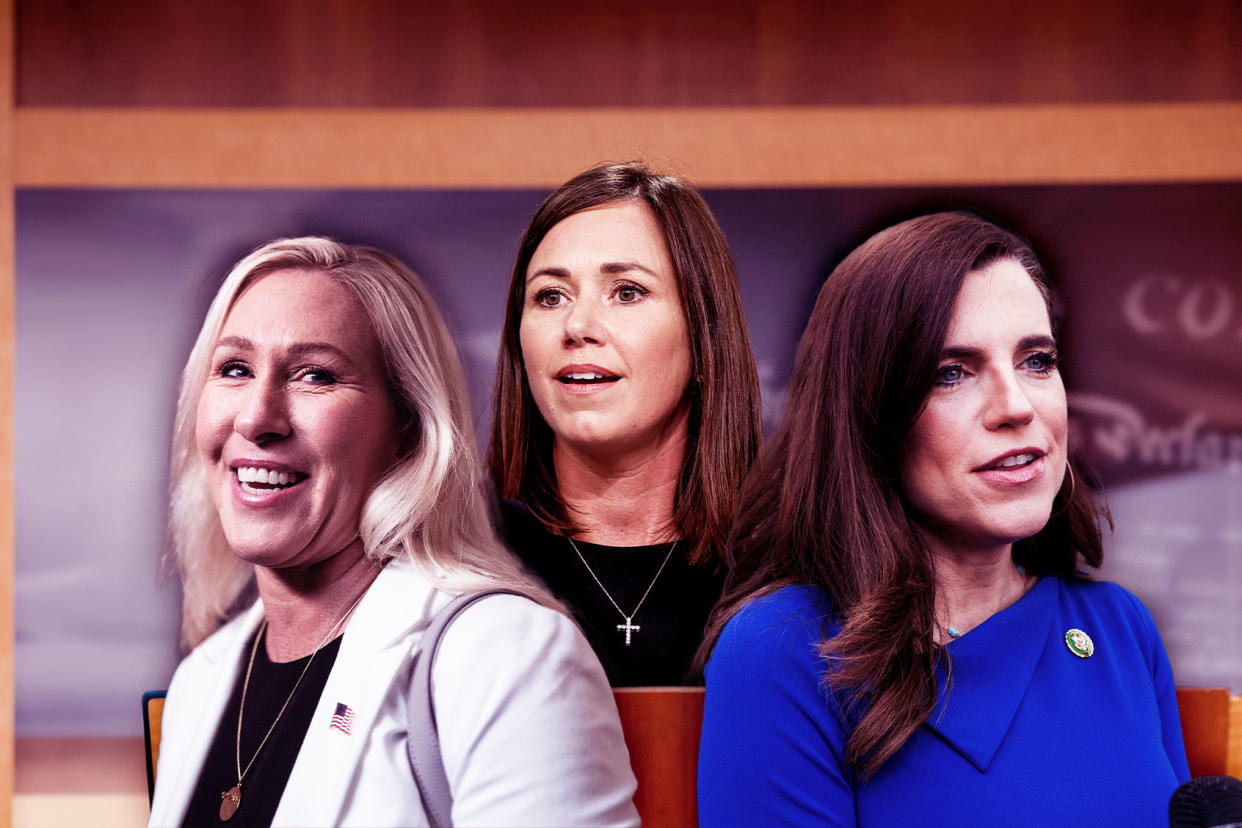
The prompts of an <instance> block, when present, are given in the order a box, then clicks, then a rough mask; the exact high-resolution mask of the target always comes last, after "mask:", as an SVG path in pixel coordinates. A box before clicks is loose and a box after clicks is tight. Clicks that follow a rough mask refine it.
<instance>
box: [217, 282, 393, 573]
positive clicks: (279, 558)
mask: <svg viewBox="0 0 1242 828" xmlns="http://www.w3.org/2000/svg"><path fill="white" fill-rule="evenodd" d="M195 435H196V440H197V443H198V450H199V454H200V456H201V458H202V461H203V464H204V466H205V468H206V475H207V483H208V487H209V491H210V493H211V497H212V500H213V502H214V504H215V507H216V510H217V512H218V514H219V516H220V523H221V526H222V527H223V529H224V535H225V538H226V539H227V540H228V543H229V546H230V547H231V548H232V549H233V551H234V552H235V553H236V554H237V555H238V556H239V557H241V558H243V559H245V560H246V561H249V562H250V563H253V564H256V565H259V566H265V567H269V568H275V569H279V568H286V567H302V566H307V565H310V564H314V563H318V562H321V561H323V560H326V559H328V558H330V557H332V556H333V555H336V554H337V553H338V552H340V551H341V550H343V549H344V548H346V547H347V546H349V545H350V544H351V543H352V541H353V540H354V539H355V538H356V537H357V535H358V520H359V515H360V514H361V511H362V505H363V502H364V501H365V499H366V497H367V495H368V494H369V492H370V491H371V489H372V487H373V486H374V485H375V483H376V481H377V480H378V479H379V478H380V476H381V475H383V473H384V472H385V471H386V470H387V469H388V468H389V467H390V466H391V465H392V464H393V463H394V462H396V460H397V454H398V446H399V439H398V435H397V428H396V415H395V412H394V409H393V405H392V401H391V397H390V395H389V390H388V383H387V379H386V374H385V371H384V365H383V360H382V358H381V355H380V351H379V346H378V344H377V342H376V339H375V336H374V334H373V333H372V331H371V325H370V322H369V320H368V319H367V317H366V314H365V313H364V312H363V310H362V307H361V305H360V304H359V302H358V300H357V299H356V298H355V297H354V296H353V295H352V294H351V293H350V292H349V291H348V290H347V289H346V288H345V287H344V286H342V285H341V284H339V283H338V282H336V281H334V280H333V279H332V278H330V277H329V276H327V275H326V274H323V273H320V272H315V271H303V270H281V271H276V272H274V273H270V274H267V275H265V276H262V277H261V278H259V279H258V280H257V281H255V282H254V283H252V284H250V285H249V286H248V287H246V288H245V289H244V290H243V291H242V292H241V294H240V295H239V296H238V298H237V299H236V301H235V302H234V304H233V307H232V309H231V310H230V311H229V314H228V317H227V318H226V319H225V322H224V327H223V328H222V330H221V331H220V337H219V339H218V340H217V342H216V347H215V351H214V353H213V354H212V357H211V371H210V374H209V376H208V379H207V382H206V384H205V385H204V387H203V392H202V396H201V398H200V400H199V405H198V413H197V420H196V428H195Z"/></svg>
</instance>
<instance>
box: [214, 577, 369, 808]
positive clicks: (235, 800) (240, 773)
mask: <svg viewBox="0 0 1242 828" xmlns="http://www.w3.org/2000/svg"><path fill="white" fill-rule="evenodd" d="M366 594H367V591H366V590H365V589H364V590H363V591H362V593H361V594H360V595H359V596H358V597H357V598H355V599H354V602H353V603H352V604H350V605H349V609H347V610H345V613H344V614H343V615H342V616H341V617H340V618H339V619H338V620H337V622H336V623H335V624H333V625H332V629H330V630H328V634H327V635H326V636H324V639H323V641H321V642H319V646H318V647H316V648H315V650H314V652H312V653H311V654H310V658H308V659H307V660H306V665H305V666H304V667H303V668H302V672H301V673H300V674H299V675H298V680H297V681H295V682H294V683H293V689H292V690H290V691H289V695H288V696H286V697H285V702H284V704H282V705H281V706H280V712H279V713H277V714H276V718H275V719H273V720H272V726H271V727H269V728H268V729H267V733H264V734H263V739H262V740H261V741H260V742H259V746H258V747H257V748H255V750H254V755H253V756H251V757H250V761H249V762H247V763H246V767H245V769H244V770H243V769H242V766H241V735H242V716H243V715H244V714H245V712H246V692H247V691H248V690H249V689H250V673H251V672H252V671H253V670H254V657H255V654H256V653H257V652H258V651H259V641H260V639H262V638H263V633H264V632H265V631H266V630H267V619H266V618H264V619H263V624H262V625H261V626H260V627H259V631H258V632H257V633H256V634H255V637H254V643H253V644H251V645H250V661H249V662H247V664H246V678H245V679H244V680H243V681H242V693H241V703H240V705H239V706H238V709H237V752H236V759H237V785H236V786H235V787H234V788H233V789H232V790H231V791H225V792H224V793H223V794H222V795H221V796H222V799H224V800H225V805H222V806H221V809H220V818H221V819H222V820H227V819H229V817H231V816H233V814H234V813H236V811H237V808H238V806H240V804H241V784H242V780H244V779H245V778H246V774H248V773H250V769H251V768H252V767H254V763H255V760H257V759H258V758H259V754H260V753H262V752H263V746H264V745H266V744H267V740H268V738H269V737H270V736H271V735H272V733H273V731H275V730H276V725H277V724H279V723H280V717H281V716H283V715H285V709H286V708H287V707H288V706H289V702H291V701H293V695H294V694H295V693H297V692H298V687H300V686H301V685H302V679H304V678H306V673H307V671H309V670H310V666H311V664H312V663H314V661H315V656H317V655H319V651H320V650H322V649H323V648H324V647H325V646H326V645H327V643H328V642H329V641H331V640H332V638H333V637H334V636H335V635H336V633H337V630H339V629H340V628H341V626H342V625H343V624H344V623H345V619H347V618H349V616H350V614H351V613H353V611H354V610H355V609H356V608H357V607H358V604H359V603H360V602H361V601H362V598H363V596H365V595H366ZM230 802H231V806H232V807H231V809H226V806H227V805H229V804H230ZM226 810H227V813H228V816H225V813H226Z"/></svg>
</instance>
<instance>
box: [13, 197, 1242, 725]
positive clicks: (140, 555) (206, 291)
mask: <svg viewBox="0 0 1242 828" xmlns="http://www.w3.org/2000/svg"><path fill="white" fill-rule="evenodd" d="M542 195H543V193H540V192H531V191H499V192H489V191H483V192H480V191H472V192H452V191H444V192H429V191H418V192H398V191H383V192H374V191H346V192H320V191H280V192H265V191H193V192H181V191H123V190H115V191H107V190H102V191H101V190H89V191H74V190H25V191H19V193H18V198H17V238H18V243H17V403H16V418H17V422H16V431H17V434H16V444H17V445H16V451H15V470H16V474H17V495H16V504H15V505H16V511H17V575H16V593H17V618H16V624H17V649H16V659H17V667H16V673H17V682H16V683H17V732H18V735H19V736H37V735H101V736H102V735H136V734H137V733H139V732H140V728H141V719H140V714H139V704H138V699H139V696H140V694H141V692H142V691H143V690H146V689H152V688H157V687H164V686H166V684H167V681H168V678H169V676H170V675H171V671H172V669H173V667H174V666H175V664H176V659H177V652H176V641H177V599H178V596H177V591H176V588H175V585H173V584H171V583H169V582H168V581H167V580H166V579H165V580H157V571H158V568H159V556H160V553H161V548H162V543H163V522H164V508H165V492H166V489H167V468H166V466H167V450H168V439H169V434H170V431H171V422H172V411H173V404H174V397H175V387H176V382H177V374H178V372H179V370H180V367H181V364H182V363H183V361H184V358H185V355H186V353H187V352H188V349H189V345H190V343H191V341H192V339H193V336H194V334H195V333H196V332H197V329H198V325H199V322H200V321H201V317H202V314H203V312H204V311H205V309H206V305H207V302H208V300H209V299H210V296H211V294H212V293H213V292H214V288H215V285H216V284H218V282H219V280H220V279H221V278H222V276H223V274H224V272H225V270H226V269H227V267H228V266H229V265H230V264H232V262H233V261H235V260H236V259H237V258H239V257H240V256H241V255H242V254H243V253H245V252H246V251H247V250H248V249H250V248H252V247H254V246H256V245H257V244H259V243H261V242H264V241H266V240H268V239H270V238H273V237H277V236H289V235H300V234H305V233H324V234H328V235H333V236H336V237H338V238H340V239H342V240H345V241H351V242H363V243H370V244H376V245H379V246H381V247H384V248H386V249H388V250H390V251H392V252H393V253H395V254H396V255H398V256H399V257H401V258H402V259H404V260H405V261H407V262H408V263H409V264H411V265H412V266H413V267H414V268H415V270H417V271H418V272H419V273H420V275H422V276H423V278H424V279H425V280H426V281H427V282H428V284H429V285H430V287H431V289H432V290H433V292H434V293H435V294H436V296H437V298H438V299H439V301H440V302H441V305H442V308H443V310H444V311H445V314H446V316H447V317H448V319H449V324H450V326H451V327H452V329H453V331H454V333H455V335H456V337H457V341H458V344H459V347H460V349H461V351H462V354H463V357H464V361H465V364H466V371H467V374H468V379H469V381H470V384H471V393H472V396H473V400H474V405H475V421H476V423H477V424H478V426H479V430H480V433H481V434H482V433H483V431H484V429H485V428H486V418H487V413H488V412H487V398H488V394H489V390H490V384H491V372H492V366H493V362H494V359H495V352H496V347H497V344H498V341H499V327H500V321H501V315H502V304H503V293H504V288H505V285H506V284H507V280H508V271H509V268H510V267H511V266H512V257H513V253H514V251H515V249H516V246H517V241H518V238H519V236H520V235H521V232H522V230H523V229H524V227H525V224H526V221H527V220H528V219H529V217H530V215H531V214H532V213H533V211H534V209H535V207H536V206H537V204H538V202H539V200H540V198H541V197H542ZM706 195H707V198H708V201H709V203H710V204H711V206H712V209H713V210H714V211H715V212H716V214H717V217H718V218H719V219H720V222H721V224H722V226H723V227H724V228H725V232H726V234H727V235H728V237H729V241H730V244H731V245H732V247H733V250H734V253H735V255H736V257H737V261H738V266H739V270H740V272H741V277H742V293H743V297H744V300H745V302H746V308H747V313H748V317H749V322H750V328H751V335H752V338H753V342H754V347H755V352H756V356H757V358H758V361H759V368H760V375H761V379H762V383H763V391H764V402H765V411H766V412H767V416H768V419H769V421H771V419H773V417H774V416H775V415H776V413H778V412H779V409H780V406H781V404H782V402H783V399H784V392H785V385H786V381H787V377H788V373H789V369H790V363H791V362H792V358H793V352H794V347H795V345H796V343H797V340H798V337H799V336H800V335H801V332H802V327H803V325H804V323H805V321H806V318H807V316H808V314H809V312H810V307H811V304H812V302H813V301H814V298H815V294H816V292H817V291H818V288H819V285H820V284H821V283H822V281H823V278H824V277H825V276H826V275H827V273H828V271H829V270H830V269H831V267H832V265H833V264H835V263H836V262H837V261H839V259H840V258H841V257H842V256H843V255H844V254H845V253H847V252H848V251H849V250H850V249H851V248H852V247H853V246H855V245H856V244H857V243H858V242H860V241H862V240H863V239H864V238H865V237H866V236H867V235H869V234H870V233H871V232H873V231H874V230H877V229H879V228H880V227H882V226H884V225H886V224H889V223H891V222H893V221H896V220H899V219H901V218H905V217H908V216H910V215H914V214H917V213H920V212H926V211H929V210H933V209H943V208H950V207H970V208H974V209H978V210H981V211H983V212H984V213H985V214H987V215H989V216H991V217H993V218H995V219H997V220H999V221H1001V222H1002V223H1004V224H1007V225H1009V226H1011V227H1012V228H1014V229H1016V230H1018V231H1019V232H1022V233H1024V234H1026V235H1027V236H1029V237H1030V238H1031V239H1032V241H1033V242H1034V244H1035V247H1036V250H1037V251H1038V252H1039V253H1040V254H1041V256H1042V257H1043V259H1044V261H1045V263H1046V264H1047V265H1048V267H1049V269H1050V270H1051V271H1052V272H1053V274H1054V276H1055V277H1056V278H1057V279H1058V281H1059V282H1060V284H1061V285H1062V294H1063V298H1064V300H1065V306H1066V309H1067V312H1068V313H1067V327H1066V330H1065V335H1064V341H1063V350H1064V352H1065V355H1066V357H1067V364H1066V369H1065V370H1066V374H1067V378H1068V382H1069V385H1070V389H1071V414H1072V418H1073V427H1074V439H1075V441H1076V443H1077V445H1078V447H1079V448H1080V449H1081V450H1082V452H1083V456H1084V457H1085V458H1086V460H1087V462H1088V463H1089V465H1090V467H1091V468H1092V469H1093V470H1094V472H1095V473H1096V474H1097V476H1098V477H1099V478H1100V479H1101V480H1102V481H1103V483H1104V484H1105V486H1106V487H1107V496H1108V500H1109V503H1110V505H1111V507H1112V509H1113V514H1114V517H1115V518H1116V521H1117V532H1116V533H1115V535H1113V537H1112V538H1111V540H1110V542H1109V551H1110V554H1109V560H1108V563H1107V565H1106V567H1105V570H1104V575H1105V576H1106V577H1109V578H1112V579H1114V580H1117V581H1119V582H1121V583H1122V584H1123V585H1125V586H1127V587H1129V588H1131V589H1133V590H1134V591H1135V592H1137V593H1138V594H1139V596H1140V597H1141V598H1142V599H1143V600H1144V601H1145V602H1146V603H1147V605H1148V607H1149V608H1151V610H1152V611H1153V613H1154V614H1155V616H1156V619H1157V622H1158V623H1159V624H1160V626H1161V630H1162V632H1163V634H1164V637H1165V641H1166V645H1167V646H1168V648H1169V650H1170V654H1171V657H1172V660H1173V665H1174V669H1175V671H1176V674H1177V680H1178V682H1179V684H1183V685H1228V686H1231V687H1232V688H1233V690H1234V691H1235V692H1238V691H1242V648H1240V647H1238V646H1237V644H1236V642H1237V641H1238V640H1239V639H1242V597H1240V596H1242V393H1240V390H1242V389H1240V385H1242V348H1240V344H1242V273H1240V272H1239V268H1238V264H1237V263H1238V262H1240V261H1242V234H1239V233H1238V232H1237V230H1236V228H1237V227H1238V226H1239V223H1240V221H1239V220H1240V219H1242V185H1236V184H1229V185H1177V186H1165V185H1161V186H1099V187H1086V186H1078V187H1013V188H953V189H935V190H930V189H918V190H912V189H872V190H849V189H838V190H757V191H738V190H732V191H728V190H722V191H711V192H708V193H707V194H706Z"/></svg>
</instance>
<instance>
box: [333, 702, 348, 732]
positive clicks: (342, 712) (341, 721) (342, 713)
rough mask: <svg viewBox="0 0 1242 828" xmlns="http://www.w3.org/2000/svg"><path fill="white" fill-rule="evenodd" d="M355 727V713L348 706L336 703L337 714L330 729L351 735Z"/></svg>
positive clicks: (334, 715)
mask: <svg viewBox="0 0 1242 828" xmlns="http://www.w3.org/2000/svg"><path fill="white" fill-rule="evenodd" d="M353 726H354V711H353V709H352V708H351V707H350V706H349V705H347V704H341V703H340V702H337V703H336V712H335V713H333V714H332V723H331V724H330V725H328V728H329V729H336V730H339V731H341V732H342V733H344V734H345V735H346V736H348V735H349V731H350V728H352V727H353Z"/></svg>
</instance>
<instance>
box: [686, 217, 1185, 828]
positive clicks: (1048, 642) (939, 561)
mask: <svg viewBox="0 0 1242 828" xmlns="http://www.w3.org/2000/svg"><path fill="white" fill-rule="evenodd" d="M1059 359H1060V358H1059V355H1058V351H1057V342H1056V321H1055V314H1054V302H1053V298H1052V291H1051V286H1050V284H1049V282H1048V280H1047V277H1046V276H1045V274H1044V272H1043V270H1042V268H1041V267H1040V265H1039V263H1038V261H1037V260H1036V258H1035V256H1034V254H1033V253H1032V251H1031V249H1030V248H1029V247H1028V246H1027V244H1026V243H1025V242H1023V241H1022V240H1021V239H1019V238H1017V237H1016V236H1014V235H1012V234H1010V233H1008V232H1006V231H1004V230H1002V229H1001V228H998V227H996V226H995V225H993V224H990V223H988V222H986V221H984V220H982V219H980V218H977V217H975V216H972V215H967V214H958V213H941V214H935V215H930V216H923V217H921V218H917V219H913V220H911V221H907V222H904V223H901V224H898V225H896V226H894V227H890V228H889V229H887V230H885V231H883V232H881V233H879V234H877V235H876V236H874V237H873V238H871V239H870V240H868V241H867V242H866V243H864V244H863V245H862V246H861V247H859V248H858V249H857V250H855V251H854V252H853V253H851V254H850V255H849V256H848V257H847V258H846V259H845V260H844V261H843V262H842V263H841V264H840V265H839V266H838V267H837V268H836V269H835V270H834V271H833V273H832V275H831V276H829V278H828V281H827V283H826V284H825V285H824V287H823V289H822V290H821V292H820V295H819V298H818V301H817V303H816V305H815V309H814V311H813V313H812V316H811V320H810V322H809V323H808V326H807V329H806V332H805V334H804V335H803V338H802V342H801V345H800V348H799V351H798V356H797V361H796V364H795V367H794V374H793V378H792V381H791V386H790V392H789V400H788V403H787V405H786V410H785V414H784V417H783V420H782V422H781V424H780V426H779V427H778V429H777V431H776V433H775V434H774V435H773V436H772V439H771V442H770V443H769V445H768V447H767V448H766V449H765V451H764V452H763V454H762V455H761V459H760V461H759V462H758V464H757V465H756V467H755V469H754V470H753V472H752V474H751V475H750V477H749V478H748V481H747V483H746V485H745V486H744V488H743V491H742V497H741V501H740V502H741V506H740V508H739V511H738V517H737V523H736V525H735V527H734V534H733V537H732V541H731V545H730V558H731V564H732V566H733V570H732V573H731V575H730V577H729V581H728V583H727V585H726V589H725V595H724V598H723V599H722V601H721V603H720V604H719V605H718V607H717V609H716V611H715V613H714V615H713V619H712V623H711V625H710V627H709V632H708V638H707V641H706V642H705V644H704V653H705V654H710V657H709V659H708V661H707V665H706V670H705V673H706V680H707V702H706V710H705V714H704V723H703V738H702V745H701V752H700V763H699V813H700V821H701V824H702V825H703V826H705V827H706V828H710V826H720V825H765V826H777V825H798V826H802V825H896V824H903V825H914V824H918V825H955V826H962V825H1000V824H1004V825H1023V824H1027V825H1164V824H1167V823H1166V816H1165V814H1166V807H1167V803H1168V799H1169V795H1170V794H1171V793H1172V792H1173V790H1174V788H1176V787H1177V785H1178V784H1179V783H1180V782H1182V781H1185V780H1186V779H1187V778H1188V776H1189V774H1188V770H1187V766H1186V756H1185V751H1184V748H1183V746H1182V737H1181V730H1180V726H1179V722H1178V715H1177V702H1176V697H1175V689H1174V682H1173V676H1172V672H1171V670H1170V667H1169V661H1168V658H1167V656H1166V655H1165V651H1164V648H1163V646H1162V644H1161V642H1160V637H1159V635H1158V633H1157V631H1156V628H1155V626H1154V624H1153V622H1152V619H1151V616H1150V615H1149V614H1148V613H1147V611H1146V610H1145V609H1144V607H1143V606H1142V605H1141V604H1140V603H1139V602H1138V600H1137V599H1136V598H1135V597H1134V596H1133V595H1131V594H1130V593H1128V592H1126V591H1125V590H1123V589H1121V588H1120V587H1118V586H1116V585H1113V584H1109V583H1103V582H1097V581H1093V580H1090V579H1089V578H1088V577H1087V576H1086V575H1085V574H1083V572H1082V567H1083V566H1084V565H1085V566H1091V567H1096V566H1098V565H1099V564H1100V561H1101V559H1102V554H1103V553H1102V549H1101V542H1100V529H1099V526H1098V521H1099V519H1100V518H1102V517H1107V513H1106V512H1105V511H1104V510H1103V509H1102V507H1101V506H1099V505H1098V504H1097V502H1096V501H1095V499H1094V498H1093V497H1092V495H1091V492H1090V491H1089V489H1088V487H1087V486H1086V485H1085V484H1084V482H1083V481H1082V478H1081V474H1079V473H1076V472H1075V471H1074V470H1073V468H1072V465H1071V463H1070V460H1069V457H1068V445H1067V443H1068V440H1067V431H1068V429H1067V419H1068V417H1067V412H1066V397H1065V388H1064V386H1063V384H1062V380H1061V376H1060V372H1059V368H1058V364H1059Z"/></svg>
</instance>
